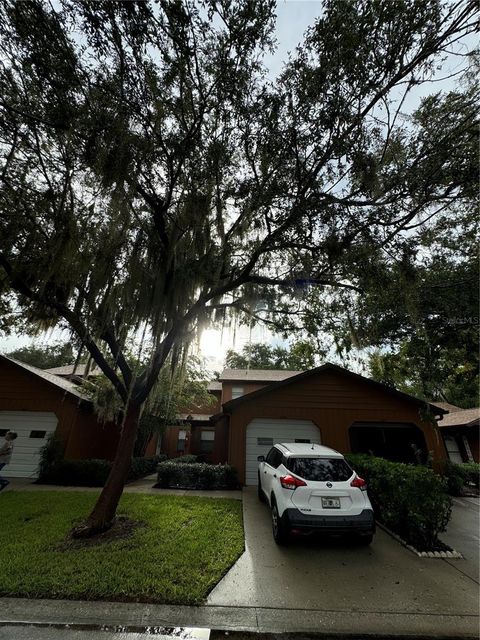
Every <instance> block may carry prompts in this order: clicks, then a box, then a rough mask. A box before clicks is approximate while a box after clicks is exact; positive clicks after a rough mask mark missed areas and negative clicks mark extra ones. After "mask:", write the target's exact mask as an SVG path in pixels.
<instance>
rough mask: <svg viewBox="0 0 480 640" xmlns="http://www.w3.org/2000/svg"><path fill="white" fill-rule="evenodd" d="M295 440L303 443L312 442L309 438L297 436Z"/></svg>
mask: <svg viewBox="0 0 480 640" xmlns="http://www.w3.org/2000/svg"><path fill="white" fill-rule="evenodd" d="M295 442H301V443H303V444H310V442H311V440H308V439H307V438H295Z"/></svg>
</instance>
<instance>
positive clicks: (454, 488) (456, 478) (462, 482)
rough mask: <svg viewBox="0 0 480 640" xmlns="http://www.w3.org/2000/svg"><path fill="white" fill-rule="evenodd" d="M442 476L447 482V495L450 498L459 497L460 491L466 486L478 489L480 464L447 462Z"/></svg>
mask: <svg viewBox="0 0 480 640" xmlns="http://www.w3.org/2000/svg"><path fill="white" fill-rule="evenodd" d="M444 476H445V478H446V480H447V486H448V493H450V495H452V496H460V495H462V489H463V488H464V487H465V486H466V485H468V484H471V485H474V486H475V487H476V488H477V489H478V488H479V484H480V464H479V463H478V462H465V463H463V464H456V463H455V462H450V461H448V462H447V463H446V465H445V469H444Z"/></svg>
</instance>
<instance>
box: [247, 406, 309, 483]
mask: <svg viewBox="0 0 480 640" xmlns="http://www.w3.org/2000/svg"><path fill="white" fill-rule="evenodd" d="M278 442H314V443H316V444H321V441H320V431H319V429H318V427H317V426H316V425H314V424H313V422H311V421H310V420H278V419H273V418H255V420H252V422H250V424H249V425H248V427H247V447H246V451H247V454H246V455H247V460H246V474H245V483H246V484H255V485H256V484H257V482H258V461H257V457H258V456H265V455H267V453H268V452H269V451H270V449H271V447H272V446H273V445H274V444H277V443H278Z"/></svg>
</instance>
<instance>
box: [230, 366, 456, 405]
mask: <svg viewBox="0 0 480 640" xmlns="http://www.w3.org/2000/svg"><path fill="white" fill-rule="evenodd" d="M326 371H334V372H336V373H340V374H342V375H345V376H348V377H350V378H351V379H352V380H356V381H361V382H364V383H367V384H369V385H371V386H374V387H376V388H377V389H380V390H382V391H384V392H386V393H389V394H390V395H393V396H396V397H397V398H402V399H403V400H407V401H409V402H414V403H415V404H417V405H418V406H421V407H425V406H427V407H428V408H429V410H430V411H431V412H432V413H433V414H434V415H444V414H445V413H447V411H446V410H445V409H442V408H441V407H439V406H438V405H436V404H433V403H431V402H427V401H426V400H420V398H416V397H415V396H411V395H409V394H408V393H403V391H398V390H397V389H394V388H393V387H389V386H387V385H385V384H383V383H381V382H377V381H376V380H372V379H371V378H366V377H365V376H361V375H360V374H358V373H353V371H349V370H348V369H344V368H343V367H339V366H338V365H336V364H332V363H330V362H327V363H326V364H323V365H322V366H320V367H315V369H310V370H309V371H303V372H301V373H297V374H295V373H293V372H290V373H292V375H291V376H289V377H287V378H284V379H283V380H280V381H278V382H273V383H272V384H269V385H268V386H266V387H263V388H262V389H258V390H257V391H252V392H251V393H246V394H245V395H243V396H240V397H239V398H235V399H234V400H229V401H228V402H225V404H224V405H223V409H224V410H225V411H226V412H227V413H228V412H229V410H231V409H234V408H235V407H236V406H237V405H239V404H241V403H243V402H248V401H249V400H253V399H254V398H258V397H260V396H262V395H264V394H266V393H270V391H274V390H275V389H279V388H281V387H284V386H286V385H288V384H292V383H293V382H299V381H300V380H303V379H305V378H308V377H310V376H312V375H316V374H318V373H323V372H326ZM282 373H284V372H282Z"/></svg>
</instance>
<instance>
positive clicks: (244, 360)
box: [225, 340, 315, 371]
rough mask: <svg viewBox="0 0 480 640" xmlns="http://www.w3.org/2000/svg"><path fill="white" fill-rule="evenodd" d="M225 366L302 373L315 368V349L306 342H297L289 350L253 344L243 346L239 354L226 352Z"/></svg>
mask: <svg viewBox="0 0 480 640" xmlns="http://www.w3.org/2000/svg"><path fill="white" fill-rule="evenodd" d="M225 366H227V367H231V368H232V369H290V370H291V371H304V370H306V369H312V368H313V367H314V366H315V348H314V346H313V345H312V343H311V342H308V341H307V340H298V341H297V342H294V343H293V344H292V345H291V346H290V348H285V347H273V346H270V345H268V344H262V343H261V342H254V343H252V344H247V345H245V346H244V347H243V349H242V351H241V352H240V353H239V352H237V351H233V350H229V351H227V355H226V358H225Z"/></svg>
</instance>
